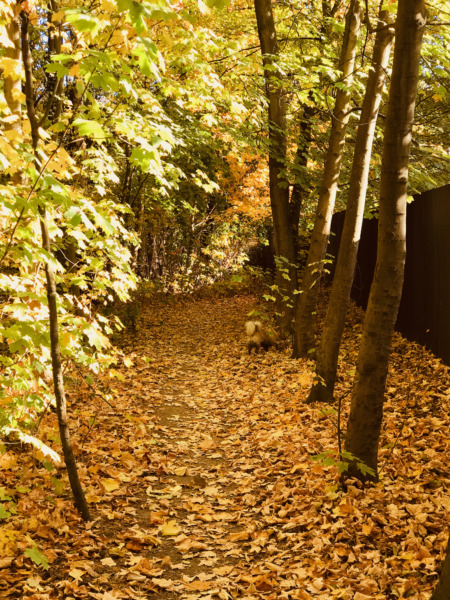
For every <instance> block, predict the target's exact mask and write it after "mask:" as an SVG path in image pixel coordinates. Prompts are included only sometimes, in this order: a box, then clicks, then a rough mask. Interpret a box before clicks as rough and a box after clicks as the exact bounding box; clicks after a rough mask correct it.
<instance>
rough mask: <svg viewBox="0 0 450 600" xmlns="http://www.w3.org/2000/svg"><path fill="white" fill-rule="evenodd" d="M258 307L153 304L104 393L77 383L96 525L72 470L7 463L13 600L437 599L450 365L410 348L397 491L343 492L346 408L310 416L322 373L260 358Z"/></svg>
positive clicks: (402, 364) (0, 543)
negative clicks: (247, 326) (313, 388)
mask: <svg viewBox="0 0 450 600" xmlns="http://www.w3.org/2000/svg"><path fill="white" fill-rule="evenodd" d="M254 307H255V299H254V298H252V297H245V296H242V297H232V298H224V299H204V298H203V299H189V300H186V299H184V300H183V299H181V300H179V301H176V302H174V301H173V300H171V299H169V300H168V301H167V303H162V302H159V303H156V302H155V301H154V300H152V301H151V302H150V301H148V303H144V305H143V308H142V314H141V315H140V317H139V322H138V327H137V331H136V333H130V332H128V333H125V334H123V335H122V339H121V343H122V346H123V353H124V355H123V360H122V361H121V364H120V365H118V366H116V367H115V368H111V369H109V370H108V371H107V372H105V373H103V374H101V375H99V376H98V377H97V380H96V381H95V386H94V388H92V387H89V386H87V385H86V384H85V383H82V382H81V381H80V379H75V378H73V379H71V380H70V385H69V386H68V389H69V398H68V400H69V402H68V404H69V414H70V427H71V432H72V438H73V444H74V450H75V453H76V456H77V463H78V467H79V471H80V476H81V479H82V483H83V486H84V489H85V491H86V496H87V500H88V502H89V505H90V509H91V512H92V516H93V519H94V520H93V521H92V522H90V523H83V522H82V521H81V519H80V516H79V515H78V513H77V512H76V510H75V508H74V506H73V499H72V497H71V495H70V490H69V488H68V485H67V483H66V474H65V471H64V467H63V466H62V465H61V466H60V468H59V471H53V472H52V471H49V470H48V469H47V468H46V465H45V464H44V463H43V462H42V459H39V457H38V456H36V455H35V453H34V452H32V451H30V450H29V449H24V450H23V451H20V450H19V449H17V448H14V447H13V448H11V449H10V450H9V451H8V452H6V453H5V454H3V455H0V466H1V467H2V468H1V469H0V492H2V488H3V494H4V491H5V490H6V492H7V493H6V496H8V495H10V496H12V497H13V498H14V500H15V502H16V508H15V509H14V512H13V514H11V516H10V517H9V518H7V519H5V520H4V521H2V528H0V598H2V599H3V598H6V599H8V600H60V599H61V600H149V599H155V600H217V599H219V600H240V599H241V598H243V599H245V600H279V599H281V600H332V599H343V600H375V599H376V600H394V599H396V598H408V600H428V598H429V597H430V591H431V590H432V588H433V587H434V584H435V581H436V579H437V574H436V569H437V567H438V565H439V560H440V558H441V557H442V555H443V551H444V548H445V545H446V542H447V529H448V522H449V520H450V499H449V496H448V482H449V480H450V478H449V475H448V466H447V465H448V462H449V460H448V456H449V449H450V446H449V439H448V429H449V427H450V417H449V414H450V411H449V410H448V406H449V400H450V377H449V369H448V368H446V367H445V366H444V365H442V363H441V362H440V361H439V360H437V359H436V358H434V357H432V355H430V354H429V353H427V352H426V351H425V350H424V349H423V348H422V347H420V346H418V345H417V344H412V343H410V342H407V341H406V340H403V339H402V338H401V337H400V336H395V340H394V348H393V352H392V356H391V366H390V375H389V378H388V386H387V392H386V401H385V415H384V421H383V430H382V436H381V443H380V453H379V457H380V464H381V465H382V468H381V481H380V483H379V484H378V485H376V486H369V487H366V488H365V489H363V488H360V487H359V486H358V485H357V484H356V483H354V484H353V485H348V488H347V489H346V490H345V491H343V490H342V489H340V488H339V487H338V486H337V483H338V481H339V475H338V471H337V469H336V467H335V466H333V465H332V464H330V463H328V466H327V463H326V462H317V461H314V460H312V457H313V456H314V455H317V454H320V453H325V452H329V453H331V455H332V456H336V449H337V436H336V412H333V409H334V408H335V407H329V406H326V407H322V406H310V405H306V404H305V403H304V400H305V399H306V397H307V395H308V391H309V388H310V384H311V380H312V377H313V369H312V367H313V365H312V363H308V362H305V361H298V360H292V359H291V358H290V357H289V350H286V351H275V350H274V349H271V350H270V351H269V352H268V353H267V354H260V355H257V356H255V355H252V356H249V355H248V354H247V350H246V347H245V339H244V335H243V324H244V322H245V320H246V318H247V315H248V313H249V312H250V311H251V310H252V309H253V308H254ZM360 316H361V313H360V312H358V311H357V310H356V309H355V307H353V308H352V313H351V315H350V318H349V323H348V327H347V329H346V334H345V337H344V340H343V345H342V351H341V364H340V377H339V381H338V386H337V394H338V397H340V398H342V399H343V406H342V422H343V423H344V425H345V419H346V415H347V412H348V407H349V392H350V390H351V386H352V371H353V368H354V365H355V361H356V356H357V352H358V344H357V342H358V340H359V336H360V333H361V325H360ZM68 379H69V378H68ZM102 393H103V394H107V397H106V400H107V402H108V403H109V404H108V403H105V401H104V400H105V398H104V397H102V395H101V394H102ZM56 432H57V424H56V416H55V414H54V413H53V412H51V411H48V412H47V413H46V415H45V418H44V420H43V422H42V424H41V430H40V433H41V435H42V436H43V439H45V440H51V441H54V442H55V448H56V449H58V446H57V434H56ZM333 453H334V454H333ZM58 494H59V496H58ZM2 497H3V498H5V496H4V495H3V496H2ZM9 506H10V505H9V504H8V501H7V500H6V507H9ZM0 508H1V504H0ZM32 548H34V550H32ZM30 552H31V554H30ZM27 553H28V554H27ZM39 553H42V555H41V554H39ZM42 556H43V557H44V560H48V562H49V565H48V569H45V567H42V566H41V562H40V561H41V560H42ZM29 557H32V559H31V560H30V558H29Z"/></svg>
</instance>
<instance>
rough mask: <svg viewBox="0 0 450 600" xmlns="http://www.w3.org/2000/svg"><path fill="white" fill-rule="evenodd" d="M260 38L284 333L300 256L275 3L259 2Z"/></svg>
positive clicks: (291, 311)
mask: <svg viewBox="0 0 450 600" xmlns="http://www.w3.org/2000/svg"><path fill="white" fill-rule="evenodd" d="M255 14H256V21H257V25H258V35H259V40H260V44H261V52H262V56H263V66H264V78H265V84H266V96H267V99H268V113H269V114H268V119H269V185H270V204H271V208H272V218H273V229H274V242H275V256H276V263H277V266H276V284H277V287H278V293H277V312H278V315H279V316H278V321H279V324H280V326H281V328H282V329H283V330H284V331H288V330H289V329H290V328H291V323H292V318H293V314H294V304H295V302H294V300H295V296H294V290H295V289H296V287H297V268H296V266H295V263H296V258H297V257H296V255H295V251H294V236H293V229H295V227H296V226H297V228H298V222H297V225H295V223H291V221H290V208H289V185H288V181H287V179H286V177H285V176H284V175H283V171H284V170H285V168H286V102H285V97H284V92H283V76H282V74H281V72H280V70H279V69H278V66H277V62H276V59H275V60H274V57H277V56H278V42H277V34H276V29H275V22H274V17H273V12H272V6H271V0H255Z"/></svg>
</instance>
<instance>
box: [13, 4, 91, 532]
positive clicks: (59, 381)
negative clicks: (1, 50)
mask: <svg viewBox="0 0 450 600" xmlns="http://www.w3.org/2000/svg"><path fill="white" fill-rule="evenodd" d="M20 17H21V33H22V57H23V65H24V69H25V95H26V104H27V114H28V120H29V122H30V127H31V138H32V144H33V149H34V152H35V156H36V166H37V168H38V165H39V160H38V143H39V130H38V121H37V118H36V113H35V110H34V89H33V73H32V62H31V53H30V45H29V37H28V35H29V34H28V24H29V23H28V14H27V13H26V12H24V11H22V13H21V15H20ZM39 214H40V224H41V234H42V246H43V248H44V249H45V250H46V251H47V252H48V253H49V254H51V246H50V236H49V233H48V226H47V217H46V211H45V207H43V206H40V207H39ZM45 275H46V280H47V300H48V308H49V322H50V350H51V357H52V372H53V384H54V392H55V399H56V412H57V415H58V425H59V434H60V437H61V445H62V449H63V454H64V460H65V463H66V469H67V474H68V477H69V482H70V486H71V488H72V493H73V497H74V502H75V506H76V508H77V509H78V511H79V512H80V514H81V516H82V518H83V519H84V520H85V521H90V520H91V516H90V513H89V507H88V504H87V502H86V498H85V496H84V492H83V488H82V487H81V483H80V480H79V477H78V471H77V466H76V462H75V456H74V453H73V449H72V443H71V441H70V432H69V426H68V423H67V408H66V396H65V390H64V381H63V374H62V363H61V352H60V347H59V330H58V308H57V303H56V299H57V292H56V283H55V276H54V273H53V269H52V265H51V263H50V262H49V261H47V263H46V265H45Z"/></svg>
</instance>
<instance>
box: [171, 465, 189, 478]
mask: <svg viewBox="0 0 450 600" xmlns="http://www.w3.org/2000/svg"><path fill="white" fill-rule="evenodd" d="M173 474H174V475H178V476H179V477H183V475H186V467H178V468H177V469H174V470H173Z"/></svg>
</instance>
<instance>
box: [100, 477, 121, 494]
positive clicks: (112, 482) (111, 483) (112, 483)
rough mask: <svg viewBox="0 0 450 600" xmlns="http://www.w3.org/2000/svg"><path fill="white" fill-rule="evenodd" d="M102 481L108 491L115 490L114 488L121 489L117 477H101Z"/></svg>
mask: <svg viewBox="0 0 450 600" xmlns="http://www.w3.org/2000/svg"><path fill="white" fill-rule="evenodd" d="M101 483H102V485H103V487H104V488H105V490H106V491H107V492H113V491H114V490H117V489H119V487H120V483H119V482H118V481H117V479H112V478H108V477H107V478H105V479H101Z"/></svg>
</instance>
